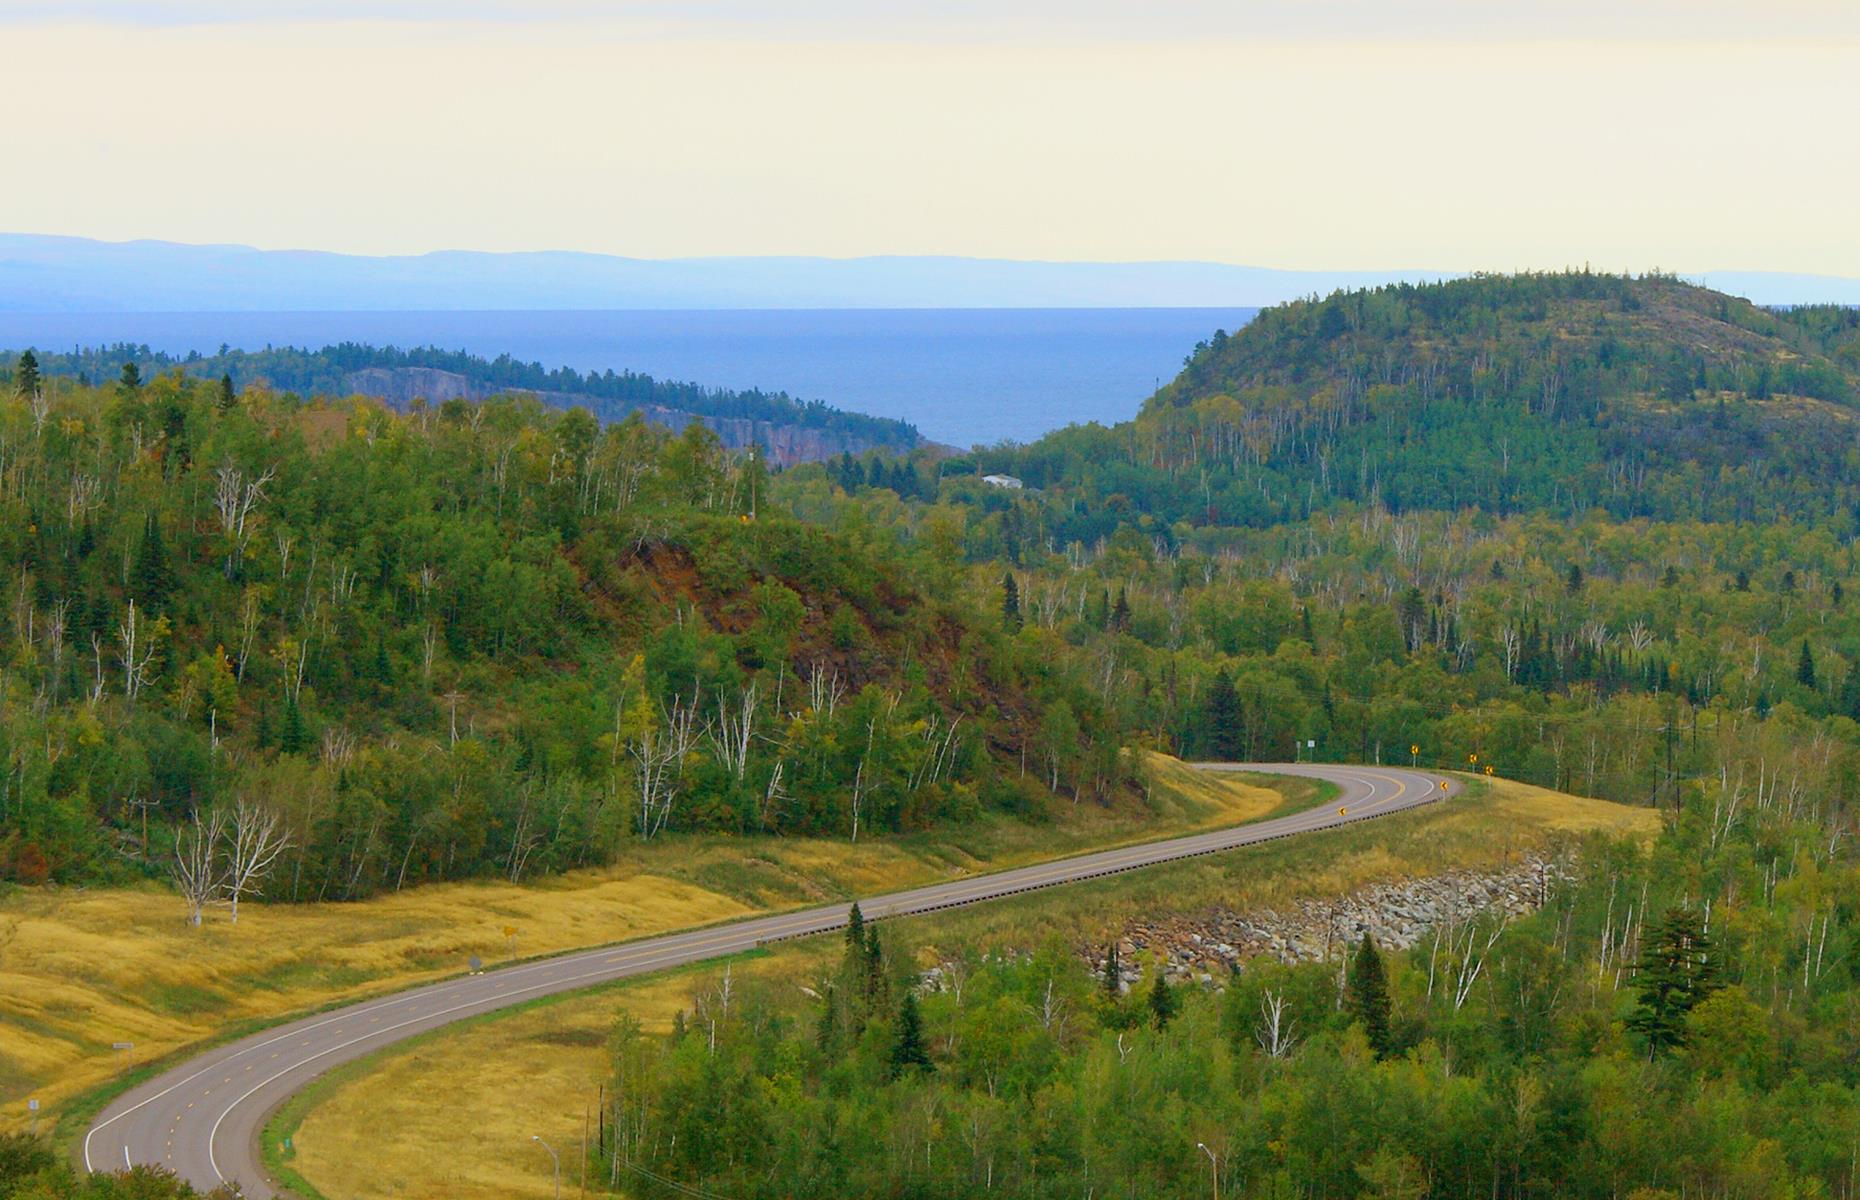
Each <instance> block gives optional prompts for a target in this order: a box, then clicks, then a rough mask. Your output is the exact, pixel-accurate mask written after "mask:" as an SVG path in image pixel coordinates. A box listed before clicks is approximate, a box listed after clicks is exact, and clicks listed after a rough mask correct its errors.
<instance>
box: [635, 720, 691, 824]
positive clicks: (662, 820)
mask: <svg viewBox="0 0 1860 1200" xmlns="http://www.w3.org/2000/svg"><path fill="white" fill-rule="evenodd" d="M698 732H699V731H698V729H697V702H696V701H695V700H693V701H692V702H691V703H690V704H685V703H683V702H681V701H678V700H674V701H673V702H672V706H671V708H670V709H668V710H666V712H665V714H664V719H663V720H662V721H657V722H654V723H652V725H651V726H650V727H648V728H646V729H643V730H641V731H640V733H639V736H638V737H636V738H635V739H634V740H633V742H632V744H631V745H629V746H628V747H627V752H628V753H629V754H631V755H632V757H633V761H634V763H635V764H636V766H637V768H638V770H637V773H636V782H637V783H638V787H639V836H640V837H642V838H652V837H655V836H657V835H658V834H659V833H661V832H662V831H663V830H664V829H665V827H666V825H667V824H668V823H670V821H671V818H672V806H673V804H674V802H675V801H676V800H677V797H678V790H679V785H680V783H681V782H682V781H683V778H684V765H685V758H686V756H687V755H689V754H690V753H691V750H692V748H693V747H694V746H695V745H696V744H697V739H698Z"/></svg>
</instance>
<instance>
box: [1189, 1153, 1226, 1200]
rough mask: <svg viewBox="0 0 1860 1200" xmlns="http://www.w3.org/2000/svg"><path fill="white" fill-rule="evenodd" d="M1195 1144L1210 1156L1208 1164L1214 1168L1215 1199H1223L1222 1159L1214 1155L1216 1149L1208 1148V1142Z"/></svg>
mask: <svg viewBox="0 0 1860 1200" xmlns="http://www.w3.org/2000/svg"><path fill="white" fill-rule="evenodd" d="M1195 1146H1196V1148H1197V1149H1199V1150H1200V1151H1201V1152H1202V1153H1203V1154H1205V1155H1207V1156H1208V1165H1209V1166H1210V1167H1212V1168H1213V1176H1214V1200H1221V1160H1220V1159H1218V1158H1216V1157H1215V1156H1214V1151H1212V1150H1210V1149H1208V1144H1207V1143H1206V1142H1196V1143H1195Z"/></svg>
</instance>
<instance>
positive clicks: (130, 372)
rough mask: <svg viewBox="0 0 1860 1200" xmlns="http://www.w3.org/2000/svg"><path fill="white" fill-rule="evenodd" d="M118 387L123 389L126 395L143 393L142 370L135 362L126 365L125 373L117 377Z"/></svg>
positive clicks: (124, 365)
mask: <svg viewBox="0 0 1860 1200" xmlns="http://www.w3.org/2000/svg"><path fill="white" fill-rule="evenodd" d="M116 385H117V387H119V388H121V389H122V390H123V391H124V392H126V393H132V394H133V393H135V392H139V391H141V390H142V371H141V368H139V367H137V366H136V364H135V363H134V362H126V363H124V364H123V373H122V374H121V375H120V376H118V377H117V381H116Z"/></svg>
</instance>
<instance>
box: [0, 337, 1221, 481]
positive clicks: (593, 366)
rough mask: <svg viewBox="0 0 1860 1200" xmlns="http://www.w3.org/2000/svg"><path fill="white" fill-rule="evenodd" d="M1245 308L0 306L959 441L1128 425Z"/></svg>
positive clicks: (161, 340) (97, 341)
mask: <svg viewBox="0 0 1860 1200" xmlns="http://www.w3.org/2000/svg"><path fill="white" fill-rule="evenodd" d="M1257 311H1258V310H1257V309H1253V308H884V309H874V308H858V309H507V310H497V309H460V310H430V311H388V310H382V311H369V310H343V311H277V312H260V311H202V312H51V313H19V312H0V348H5V349H12V350H18V349H23V348H25V347H27V346H36V347H37V348H39V349H41V350H47V351H58V350H66V349H70V348H72V347H74V346H83V347H96V346H109V345H115V344H118V343H129V344H133V345H138V346H143V345H146V346H148V347H149V348H150V349H151V350H155V351H161V352H164V353H167V354H171V355H176V356H185V355H187V354H188V353H189V352H195V351H197V352H199V353H201V354H212V353H214V352H216V351H217V350H219V348H220V347H221V346H222V345H228V346H231V347H234V348H237V349H245V350H262V349H264V348H266V347H267V346H285V345H289V346H301V347H308V348H310V349H317V348H320V347H322V346H326V345H333V344H336V343H340V342H364V343H368V344H372V345H376V346H390V345H391V346H399V347H403V348H411V347H421V346H436V347H439V348H441V349H446V350H464V351H467V352H469V353H472V354H477V355H481V356H483V357H486V358H496V357H497V356H498V355H500V354H509V355H511V356H512V357H514V358H518V359H521V360H523V361H526V362H527V361H535V362H540V363H542V364H543V365H544V366H546V367H571V368H574V369H575V370H578V371H582V372H587V371H597V372H598V371H605V370H608V369H612V370H615V371H623V370H624V371H634V372H638V373H641V374H646V375H651V376H654V377H656V378H660V379H670V380H681V381H688V382H692V383H698V384H703V385H705V386H707V387H715V388H730V389H735V390H747V389H751V388H759V389H761V390H763V391H768V392H777V391H781V392H787V393H788V394H789V395H791V396H794V397H796V398H797V399H800V400H819V401H822V402H823V403H826V404H829V405H832V406H833V407H835V408H840V409H845V410H847V411H851V412H862V413H869V414H871V415H873V416H880V417H894V418H897V419H900V420H905V421H909V422H911V423H912V424H914V425H916V426H917V428H918V430H919V431H920V432H921V433H922V434H923V435H924V436H925V437H926V438H928V439H930V440H931V441H935V442H941V443H945V444H948V445H953V446H958V447H968V446H972V445H978V444H979V445H988V444H993V443H996V442H1000V441H1004V440H1005V441H1031V440H1033V439H1035V438H1037V437H1039V436H1041V435H1042V434H1045V433H1048V432H1051V431H1052V430H1054V429H1058V428H1062V427H1064V426H1066V425H1069V424H1074V423H1085V422H1091V421H1097V422H1100V423H1102V424H1113V423H1116V422H1118V421H1124V420H1129V419H1130V418H1131V417H1133V416H1135V415H1136V412H1137V409H1138V408H1139V406H1140V405H1141V404H1142V403H1143V401H1144V400H1145V399H1147V398H1148V397H1149V396H1150V395H1151V394H1152V393H1153V392H1154V391H1155V390H1156V388H1157V387H1159V386H1161V385H1162V384H1164V383H1167V382H1168V381H1169V380H1170V379H1171V378H1173V377H1174V376H1175V373H1176V372H1177V371H1178V370H1180V369H1181V366H1182V361H1183V359H1184V358H1185V357H1187V355H1189V354H1190V353H1191V352H1192V351H1193V350H1194V347H1195V344H1196V343H1197V342H1199V341H1202V340H1205V339H1206V338H1209V337H1211V336H1212V335H1213V334H1214V332H1215V330H1217V329H1225V330H1227V331H1228V332H1230V333H1231V332H1232V331H1234V330H1235V329H1237V328H1239V327H1240V326H1241V325H1244V324H1245V323H1246V322H1247V321H1248V320H1250V319H1251V318H1252V316H1253V315H1254V314H1255V313H1256V312H1257Z"/></svg>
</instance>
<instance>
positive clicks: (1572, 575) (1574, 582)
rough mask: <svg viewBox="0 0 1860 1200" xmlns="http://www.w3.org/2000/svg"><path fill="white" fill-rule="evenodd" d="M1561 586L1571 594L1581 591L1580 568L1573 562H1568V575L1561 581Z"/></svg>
mask: <svg viewBox="0 0 1860 1200" xmlns="http://www.w3.org/2000/svg"><path fill="white" fill-rule="evenodd" d="M1563 586H1564V588H1566V589H1567V590H1568V591H1569V594H1570V595H1572V596H1574V595H1576V594H1577V593H1578V592H1580V591H1582V568H1581V567H1579V566H1577V565H1576V564H1575V563H1571V564H1569V577H1568V578H1567V579H1565V580H1564V581H1563Z"/></svg>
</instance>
